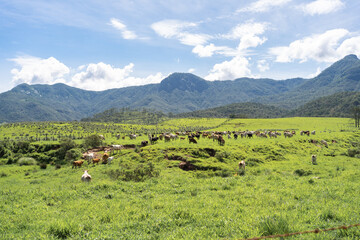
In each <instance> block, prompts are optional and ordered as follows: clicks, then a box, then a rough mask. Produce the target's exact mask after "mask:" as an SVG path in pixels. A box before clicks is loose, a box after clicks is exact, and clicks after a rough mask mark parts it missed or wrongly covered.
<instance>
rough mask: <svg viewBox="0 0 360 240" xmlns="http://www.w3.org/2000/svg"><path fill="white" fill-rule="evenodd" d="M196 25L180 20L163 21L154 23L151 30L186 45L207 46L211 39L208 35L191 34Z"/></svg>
mask: <svg viewBox="0 0 360 240" xmlns="http://www.w3.org/2000/svg"><path fill="white" fill-rule="evenodd" d="M196 26H197V24H196V23H192V22H185V21H179V20H163V21H160V22H156V23H153V24H152V25H151V28H152V29H153V30H154V31H155V32H156V33H157V34H158V35H159V36H161V37H164V38H167V39H177V40H179V41H180V42H181V43H182V44H184V45H189V46H197V45H203V44H205V43H206V42H207V41H208V40H209V39H210V38H211V37H210V36H209V35H207V34H199V33H191V32H189V30H191V29H192V28H194V27H196Z"/></svg>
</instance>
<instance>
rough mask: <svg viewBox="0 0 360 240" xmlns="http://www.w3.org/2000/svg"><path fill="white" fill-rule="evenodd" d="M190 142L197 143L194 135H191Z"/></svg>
mask: <svg viewBox="0 0 360 240" xmlns="http://www.w3.org/2000/svg"><path fill="white" fill-rule="evenodd" d="M189 143H195V144H197V141H196V140H195V138H193V137H189Z"/></svg>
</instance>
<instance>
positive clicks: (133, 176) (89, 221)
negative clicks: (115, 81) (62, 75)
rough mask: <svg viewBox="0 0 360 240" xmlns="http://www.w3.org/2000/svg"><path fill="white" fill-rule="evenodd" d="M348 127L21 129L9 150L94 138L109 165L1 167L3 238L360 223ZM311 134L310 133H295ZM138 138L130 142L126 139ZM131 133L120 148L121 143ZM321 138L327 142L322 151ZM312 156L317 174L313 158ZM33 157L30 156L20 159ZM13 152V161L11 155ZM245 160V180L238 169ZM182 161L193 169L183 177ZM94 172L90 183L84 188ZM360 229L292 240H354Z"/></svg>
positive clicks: (186, 122) (228, 232) (304, 121)
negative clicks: (169, 136)
mask: <svg viewBox="0 0 360 240" xmlns="http://www.w3.org/2000/svg"><path fill="white" fill-rule="evenodd" d="M351 124H352V121H351V120H350V119H342V118H285V119H231V120H229V119H176V120H170V121H167V122H163V123H161V124H159V125H149V126H141V125H125V124H109V123H107V124H105V123H79V122H63V123H17V124H6V125H2V126H0V134H1V135H0V139H1V140H3V141H29V142H30V143H31V144H33V145H36V146H38V145H42V144H49V143H52V144H55V145H56V144H58V143H59V140H60V138H61V137H69V136H70V137H71V138H72V139H73V140H74V141H75V142H76V143H78V144H80V143H81V142H82V140H83V137H85V136H87V135H90V134H102V135H103V136H105V140H104V142H103V145H107V146H108V145H113V144H121V145H126V144H135V145H137V146H136V147H135V148H129V149H122V150H120V151H114V152H113V153H112V154H113V155H112V156H114V160H113V161H112V163H111V165H107V164H99V165H93V164H88V163H84V164H83V165H82V167H80V168H72V165H71V163H70V162H68V163H66V164H63V165H61V166H59V165H51V164H48V165H47V167H46V168H44V169H42V168H40V167H39V166H38V165H23V166H20V165H19V164H17V163H12V164H5V163H6V159H3V160H2V161H1V163H2V165H0V186H1V188H0V238H1V239H66V238H68V239H241V238H250V237H259V236H267V235H272V234H279V233H289V232H298V231H306V230H313V229H316V228H320V229H323V228H330V227H337V226H341V225H350V224H356V223H360V201H359V196H360V187H359V181H360V167H359V164H360V131H358V130H356V129H354V128H352V125H351ZM245 130H253V131H256V130H259V131H260V132H264V131H269V130H273V131H275V130H276V131H279V132H281V133H283V131H284V130H290V131H295V132H296V134H295V135H294V136H293V137H291V138H285V137H284V135H283V134H282V135H281V136H278V137H277V138H269V137H268V138H262V137H256V136H254V137H253V138H241V137H238V139H234V136H233V135H231V137H232V138H231V139H228V138H227V137H225V136H224V139H225V145H224V146H220V145H219V144H218V142H217V141H214V140H213V139H211V138H208V137H200V139H197V144H194V143H189V141H188V138H187V136H186V138H185V139H184V140H181V139H180V138H178V139H177V140H171V141H169V142H165V141H164V140H159V141H157V143H155V144H153V145H148V146H145V147H140V146H139V145H140V143H141V142H142V141H145V140H148V136H147V134H148V133H155V134H159V133H161V132H166V131H169V132H176V131H245ZM301 130H309V131H313V130H315V131H316V133H315V135H311V134H310V135H309V136H307V135H300V131H301ZM130 133H134V134H141V136H138V137H137V138H136V139H130V138H129V137H128V134H130ZM118 134H119V135H121V136H126V137H125V139H122V138H121V137H118V136H117V135H118ZM321 140H325V141H326V142H327V143H328V146H327V147H326V146H325V145H324V144H321ZM314 154H315V155H317V165H313V164H312V163H311V155H314ZM25 155H26V154H25ZM15 157H16V155H14V158H15ZM241 160H244V161H245V162H246V170H245V173H244V172H241V171H239V168H238V163H239V161H241ZM181 162H188V163H189V164H191V165H192V166H193V167H194V168H193V170H189V171H184V170H182V169H180V168H179V164H180V163H181ZM86 169H87V170H89V174H90V175H91V176H92V180H91V182H89V183H86V182H82V181H81V180H80V178H81V176H82V174H83V171H84V170H86ZM359 238H360V228H358V227H357V228H356V227H355V228H351V229H348V230H336V231H330V232H325V233H318V234H307V235H297V236H294V237H289V238H287V239H359Z"/></svg>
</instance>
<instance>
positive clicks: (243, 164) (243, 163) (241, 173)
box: [239, 160, 246, 175]
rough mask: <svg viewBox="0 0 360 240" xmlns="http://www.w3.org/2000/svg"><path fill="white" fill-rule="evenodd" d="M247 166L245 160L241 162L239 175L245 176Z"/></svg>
mask: <svg viewBox="0 0 360 240" xmlns="http://www.w3.org/2000/svg"><path fill="white" fill-rule="evenodd" d="M245 165H246V164H245V161H244V160H242V161H240V162H239V175H245Z"/></svg>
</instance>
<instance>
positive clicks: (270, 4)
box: [237, 0, 292, 12]
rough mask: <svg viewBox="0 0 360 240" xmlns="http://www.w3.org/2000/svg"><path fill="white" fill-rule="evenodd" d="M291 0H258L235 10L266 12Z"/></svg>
mask: <svg viewBox="0 0 360 240" xmlns="http://www.w3.org/2000/svg"><path fill="white" fill-rule="evenodd" d="M291 1H292V0H259V1H256V2H253V3H251V4H250V5H249V6H247V7H244V8H240V9H238V10H237V12H267V11H269V10H270V9H272V8H274V7H280V6H283V5H285V4H287V3H288V2H291Z"/></svg>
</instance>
